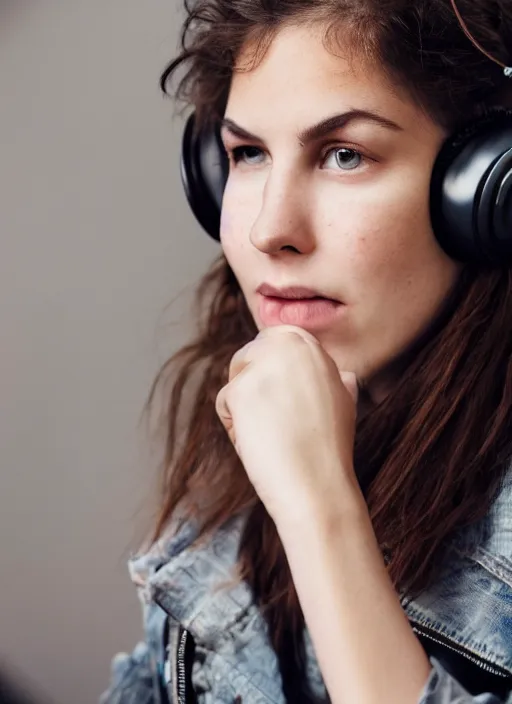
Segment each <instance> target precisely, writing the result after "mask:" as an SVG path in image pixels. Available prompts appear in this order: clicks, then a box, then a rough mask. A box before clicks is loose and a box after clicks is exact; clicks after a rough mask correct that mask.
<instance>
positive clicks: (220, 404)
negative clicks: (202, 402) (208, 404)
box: [215, 384, 235, 445]
mask: <svg viewBox="0 0 512 704" xmlns="http://www.w3.org/2000/svg"><path fill="white" fill-rule="evenodd" d="M228 386H229V384H228V385H227V386H224V387H223V388H222V389H221V390H220V391H219V393H218V394H217V397H216V399H215V411H216V413H217V415H218V417H219V419H220V422H221V423H222V425H223V426H224V428H225V429H226V432H227V434H228V435H229V439H230V440H231V442H232V443H233V445H234V444H235V433H234V426H233V416H232V415H231V411H230V410H229V404H228V399H227V396H228Z"/></svg>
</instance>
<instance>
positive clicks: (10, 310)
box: [0, 0, 218, 704]
mask: <svg viewBox="0 0 512 704" xmlns="http://www.w3.org/2000/svg"><path fill="white" fill-rule="evenodd" d="M180 17H181V3H179V2H178V0H146V1H145V2H140V0H124V1H121V0H71V1H70V0H39V2H37V1H36V0H0V96H1V98H0V101H1V102H0V342H1V345H0V350H1V358H0V359H1V364H0V462H1V472H0V535H1V541H0V669H2V670H5V669H7V670H8V672H9V673H10V675H11V677H16V678H17V679H18V680H19V681H20V682H22V683H24V685H25V686H26V687H28V688H29V690H30V691H31V692H33V694H34V702H35V703H36V704H37V702H49V703H50V704H70V703H72V704H91V703H92V702H96V701H97V699H98V695H99V693H100V692H101V691H102V690H103V689H104V688H105V687H106V685H107V682H108V672H109V666H110V660H111V658H112V656H113V655H114V653H115V652H117V651H119V650H131V648H132V647H133V646H134V644H135V642H136V641H137V639H138V638H140V636H141V633H142V630H141V616H140V609H139V604H138V601H137V597H136V594H135V591H134V588H133V587H132V585H131V583H130V581H129V577H128V574H127V570H126V559H127V558H128V556H129V554H130V552H131V551H132V550H133V549H134V548H136V546H137V541H138V540H140V538H141V536H142V535H143V534H144V531H145V529H146V528H147V526H148V524H149V522H150V519H151V512H152V502H151V499H152V491H153V487H154V477H155V464H154V462H153V458H152V457H151V456H150V449H149V447H148V443H147V440H146V435H145V433H144V426H143V425H140V423H139V421H140V414H141V410H142V407H143V404H144V401H145V398H146V395H147V392H148V390H149V387H150V384H151V382H152V380H153V378H154V376H155V373H156V371H157V369H158V367H159V365H160V364H161V363H162V362H163V361H164V360H165V359H166V358H167V357H168V356H169V355H170V354H171V353H172V352H173V351H175V350H176V348H177V347H178V346H179V345H180V344H182V343H183V342H184V340H185V338H186V335H187V332H188V329H189V327H188V321H187V311H188V305H189V301H190V296H191V292H192V290H193V286H194V284H195V282H196V281H197V279H198V278H199V276H200V275H201V273H202V272H203V271H204V270H205V268H206V267H207V265H208V263H209V262H210V261H211V260H212V259H213V257H214V256H215V255H216V254H217V252H218V249H217V246H216V245H215V244H214V243H210V242H209V240H208V239H207V237H206V236H205V235H203V234H202V233H201V231H200V230H199V228H198V227H197V226H196V225H195V223H194V221H193V218H192V215H191V214H190V213H189V211H188V209H187V205H186V201H185V197H184V195H183V193H182V189H181V185H180V182H179V170H178V159H179V142H180V138H181V130H182V122H181V120H180V119H179V118H176V117H174V107H173V104H172V102H171V101H170V100H168V99H163V98H162V96H161V94H160V91H159V88H158V77H159V73H160V71H161V69H162V68H163V66H164V65H165V63H166V62H167V60H168V59H169V58H170V57H171V56H172V55H173V54H174V52H175V49H176V45H177V37H178V30H179V21H180ZM178 294H180V295H179V298H178V299H177V301H176V302H175V303H174V304H173V305H172V306H171V307H168V304H169V303H170V302H171V301H173V299H175V298H176V296H178ZM35 695H37V696H35Z"/></svg>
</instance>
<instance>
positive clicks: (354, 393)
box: [340, 372, 359, 406]
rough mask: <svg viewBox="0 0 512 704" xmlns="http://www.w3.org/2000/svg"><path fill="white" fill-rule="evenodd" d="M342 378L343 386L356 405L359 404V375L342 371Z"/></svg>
mask: <svg viewBox="0 0 512 704" xmlns="http://www.w3.org/2000/svg"><path fill="white" fill-rule="evenodd" d="M340 378H341V381H342V383H343V386H344V387H345V388H346V389H347V391H348V392H349V394H350V396H351V397H352V400H353V401H354V405H356V406H357V398H358V396H359V387H358V385H357V377H356V375H355V374H354V372H340Z"/></svg>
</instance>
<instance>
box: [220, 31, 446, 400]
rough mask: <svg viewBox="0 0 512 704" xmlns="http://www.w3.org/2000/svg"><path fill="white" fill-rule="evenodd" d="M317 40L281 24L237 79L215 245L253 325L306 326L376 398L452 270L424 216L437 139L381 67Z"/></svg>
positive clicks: (225, 134) (226, 132)
mask: <svg viewBox="0 0 512 704" xmlns="http://www.w3.org/2000/svg"><path fill="white" fill-rule="evenodd" d="M323 36H324V32H323V29H322V28H321V27H318V28H316V29H315V28H312V27H311V26H309V27H300V26H297V27H287V28H285V29H282V30H281V31H280V32H279V33H278V34H277V35H276V38H275V39H274V41H273V43H272V45H271V47H270V49H269V51H268V53H267V55H266V57H265V59H264V61H263V62H262V63H261V64H260V65H259V66H257V68H253V69H252V70H248V71H247V70H246V71H240V72H235V74H234V76H233V81H232V85H231V91H230V95H229V100H228V104H227V108H226V113H225V124H224V126H223V129H222V138H223V141H224V144H225V146H226V149H227V150H228V153H229V154H230V160H231V166H230V174H229V179H228V183H227V186H226V191H225V195H224V203H223V211H222V222H221V242H222V247H223V250H224V253H225V256H226V258H227V260H228V262H229V264H230V265H231V267H232V269H233V271H234V273H235V275H236V277H237V279H238V281H239V283H240V286H241V288H242V291H243V293H244V295H245V298H246V300H247V303H248V306H249V308H250V310H251V313H252V315H253V317H254V319H255V322H256V325H257V327H258V328H259V329H260V330H261V329H263V328H265V327H268V326H269V325H279V324H294V325H299V326H300V327H303V328H304V329H306V330H309V331H310V332H312V333H313V334H314V335H315V336H316V337H317V338H318V340H319V341H320V343H321V344H322V345H323V346H324V348H325V349H326V351H327V352H328V353H329V354H330V355H331V356H332V357H333V359H334V360H335V361H336V363H337V365H338V367H339V368H341V369H343V370H347V371H354V372H355V373H356V375H357V376H358V378H360V379H364V380H366V381H367V382H369V383H370V391H372V389H371V380H372V379H376V378H378V377H377V375H378V372H379V371H381V370H383V369H385V368H386V366H387V365H388V364H389V363H390V362H391V361H392V360H393V359H394V358H396V357H397V356H398V355H399V354H400V353H401V352H403V351H404V350H405V349H406V348H407V347H408V346H409V345H410V344H411V343H412V342H413V341H414V339H415V338H416V337H417V336H418V335H419V334H420V333H421V332H422V331H423V330H424V329H425V328H426V327H427V326H428V323H429V322H430V321H431V320H432V318H433V317H434V316H435V314H436V313H437V311H438V310H439V308H440V306H441V304H442V302H443V300H444V299H445V298H446V296H447V294H448V292H449V291H450V289H451V288H452V286H453V284H454V282H455V279H456V278H457V274H458V272H459V267H458V265H456V264H455V263H454V262H453V261H451V260H450V259H449V258H448V257H447V256H446V255H445V254H444V253H443V251H442V250H441V249H440V247H439V245H438V244H437V242H436V240H435V238H434V235H433V232H432V229H431V225H430V216H429V185H430V175H431V169H432V166H433V163H434V160H435V157H436V154H437V152H438V150H439V147H440V145H441V142H442V140H443V138H444V134H443V132H442V130H441V129H440V128H439V127H437V126H436V125H435V124H434V123H433V122H432V121H431V120H430V119H429V118H428V117H427V116H426V115H425V114H424V113H422V112H421V111H420V109H419V108H418V107H416V106H415V105H414V104H413V103H412V102H411V101H410V100H408V99H407V97H406V96H405V95H404V94H402V93H400V92H399V91H398V89H393V88H392V87H391V86H390V85H389V83H388V81H387V80H386V77H385V76H384V74H383V73H381V71H380V70H379V69H378V68H375V67H374V68H373V69H372V70H368V69H367V70H364V67H363V66H362V65H359V66H358V65H357V62H355V61H352V62H351V64H350V65H349V63H348V61H347V60H345V59H343V58H340V57H339V56H335V55H333V53H331V52H330V51H328V50H327V49H326V48H325V47H324V46H323V43H322V40H323ZM245 54H246V55H244V53H242V55H241V57H240V60H239V64H240V65H241V66H243V65H244V62H245V61H246V59H247V58H249V57H250V55H249V54H247V51H246V52H245ZM366 113H368V114H366ZM262 284H269V285H270V286H273V287H275V288H278V289H280V288H284V287H291V286H293V287H295V286H301V287H306V288H309V289H312V290H313V291H314V292H316V293H318V294H319V295H323V296H324V297H327V298H330V299H335V300H336V301H337V302H338V303H337V304H333V303H329V302H328V301H325V300H324V301H317V302H316V303H315V304H312V303H311V301H309V302H307V301H302V302H299V303H297V302H296V303H289V302H288V303H283V301H282V300H281V301H280V300H278V299H276V298H273V297H268V296H265V295H264V294H262V293H261V292H258V289H259V287H260V286H261V285H262ZM304 295H306V294H304ZM379 383H381V381H379ZM374 391H375V394H374V395H377V394H378V389H375V390H374Z"/></svg>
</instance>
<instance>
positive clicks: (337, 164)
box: [325, 147, 363, 171]
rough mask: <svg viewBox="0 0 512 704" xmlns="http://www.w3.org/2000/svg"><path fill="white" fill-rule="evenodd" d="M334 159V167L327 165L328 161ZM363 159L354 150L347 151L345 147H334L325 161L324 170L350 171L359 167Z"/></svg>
mask: <svg viewBox="0 0 512 704" xmlns="http://www.w3.org/2000/svg"><path fill="white" fill-rule="evenodd" d="M333 157H334V165H333V164H330V165H329V160H330V159H332V158H333ZM362 160H363V157H362V156H361V154H360V153H359V152H356V151H355V149H348V148H347V147H336V149H332V150H331V152H330V153H329V154H328V156H327V159H326V160H325V167H326V168H334V169H342V170H343V171H352V170H353V169H357V167H358V166H360V164H361V162H362Z"/></svg>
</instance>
